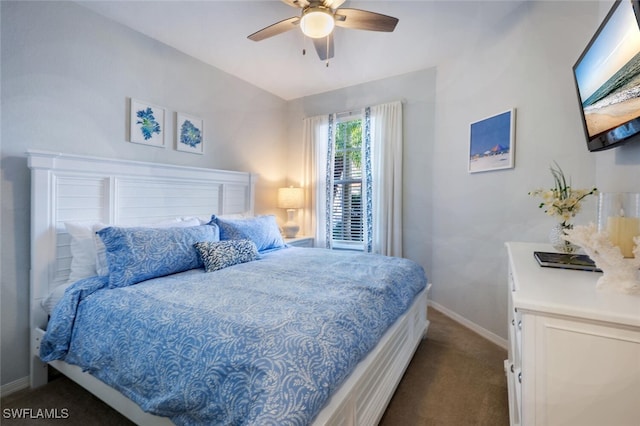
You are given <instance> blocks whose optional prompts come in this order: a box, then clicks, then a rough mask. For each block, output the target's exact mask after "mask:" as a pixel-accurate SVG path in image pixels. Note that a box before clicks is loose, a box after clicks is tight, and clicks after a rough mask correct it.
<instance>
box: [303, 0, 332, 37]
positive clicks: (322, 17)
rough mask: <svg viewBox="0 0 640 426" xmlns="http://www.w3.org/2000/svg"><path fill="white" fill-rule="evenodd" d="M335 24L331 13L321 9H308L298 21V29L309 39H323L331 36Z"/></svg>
mask: <svg viewBox="0 0 640 426" xmlns="http://www.w3.org/2000/svg"><path fill="white" fill-rule="evenodd" d="M334 27H335V22H334V20H333V13H331V11H330V10H329V9H326V8H323V7H310V8H308V9H307V10H305V11H304V13H303V15H302V19H301V20H300V29H302V32H303V33H304V35H306V36H307V37H310V38H323V37H326V36H328V35H329V34H331V31H333V28H334Z"/></svg>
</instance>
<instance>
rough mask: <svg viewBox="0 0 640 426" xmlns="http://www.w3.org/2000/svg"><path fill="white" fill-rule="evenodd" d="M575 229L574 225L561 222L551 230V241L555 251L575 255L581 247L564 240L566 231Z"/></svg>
mask: <svg viewBox="0 0 640 426" xmlns="http://www.w3.org/2000/svg"><path fill="white" fill-rule="evenodd" d="M567 229H573V225H572V224H570V223H566V222H560V223H558V224H556V225H555V226H554V227H553V228H551V232H550V233H549V241H550V242H551V245H552V246H553V248H554V249H556V250H557V251H559V252H560V253H575V252H576V251H578V249H579V247H578V246H577V245H575V244H572V243H570V242H569V241H567V240H565V239H564V236H565V235H566V233H565V230H567Z"/></svg>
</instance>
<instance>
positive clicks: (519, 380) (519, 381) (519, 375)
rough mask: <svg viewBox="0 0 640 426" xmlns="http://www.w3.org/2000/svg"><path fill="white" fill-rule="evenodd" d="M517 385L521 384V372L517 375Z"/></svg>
mask: <svg viewBox="0 0 640 426" xmlns="http://www.w3.org/2000/svg"><path fill="white" fill-rule="evenodd" d="M518 383H522V371H521V372H519V373H518Z"/></svg>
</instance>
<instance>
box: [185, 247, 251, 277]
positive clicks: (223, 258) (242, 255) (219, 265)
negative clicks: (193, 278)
mask: <svg viewBox="0 0 640 426" xmlns="http://www.w3.org/2000/svg"><path fill="white" fill-rule="evenodd" d="M194 246H195V248H196V250H198V253H200V257H201V258H202V262H203V263H204V270H205V271H207V272H213V271H217V270H219V269H223V268H227V267H229V266H233V265H237V264H239V263H246V262H251V261H254V260H256V259H259V258H260V255H259V254H258V248H257V247H256V245H255V243H254V242H253V241H251V240H226V241H216V242H210V241H207V242H198V243H195V244H194Z"/></svg>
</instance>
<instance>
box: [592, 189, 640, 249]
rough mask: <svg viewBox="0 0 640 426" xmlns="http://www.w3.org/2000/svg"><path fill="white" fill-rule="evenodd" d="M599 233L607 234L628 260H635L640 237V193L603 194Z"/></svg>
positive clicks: (599, 199)
mask: <svg viewBox="0 0 640 426" xmlns="http://www.w3.org/2000/svg"><path fill="white" fill-rule="evenodd" d="M598 231H599V232H606V233H607V235H608V237H609V240H610V241H611V243H612V244H613V245H614V246H617V247H619V248H620V252H621V253H622V255H623V256H624V257H626V258H633V257H634V254H633V251H634V249H635V242H634V238H635V237H639V236H640V193H637V192H602V193H600V195H599V197H598Z"/></svg>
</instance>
